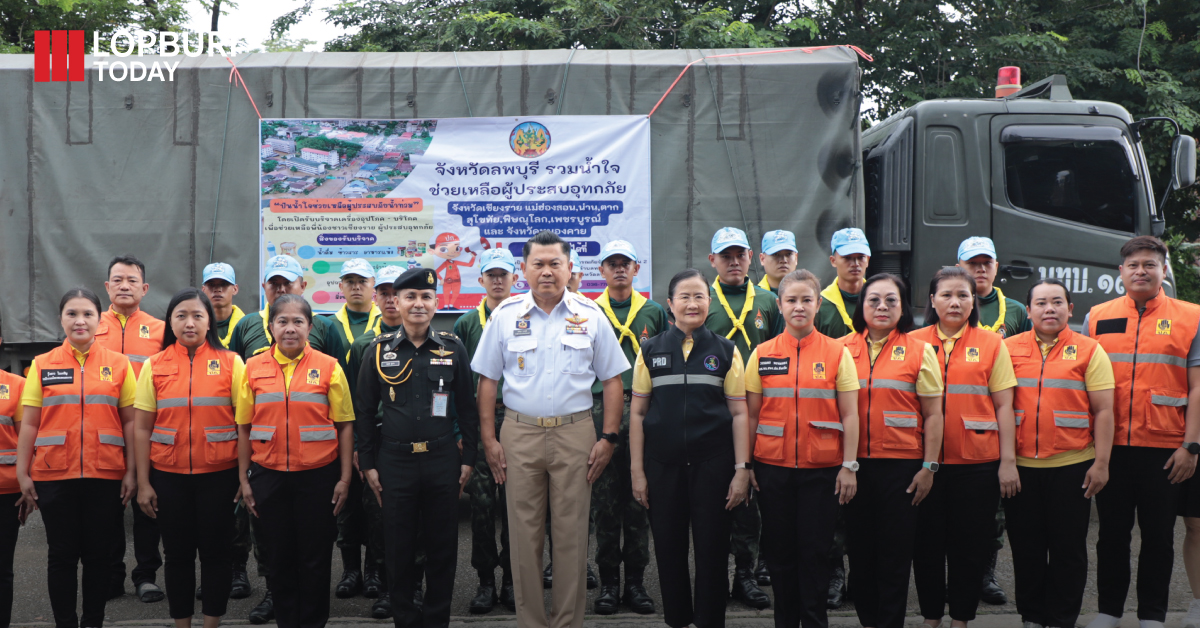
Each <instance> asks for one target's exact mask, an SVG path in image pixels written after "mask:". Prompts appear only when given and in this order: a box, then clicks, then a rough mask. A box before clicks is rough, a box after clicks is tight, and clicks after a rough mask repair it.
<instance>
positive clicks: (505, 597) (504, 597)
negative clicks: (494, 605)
mask: <svg viewBox="0 0 1200 628" xmlns="http://www.w3.org/2000/svg"><path fill="white" fill-rule="evenodd" d="M500 603H501V604H503V605H505V606H507V607H508V610H510V611H516V610H517V594H516V592H515V591H513V581H512V574H505V575H504V580H503V581H501V583H500Z"/></svg>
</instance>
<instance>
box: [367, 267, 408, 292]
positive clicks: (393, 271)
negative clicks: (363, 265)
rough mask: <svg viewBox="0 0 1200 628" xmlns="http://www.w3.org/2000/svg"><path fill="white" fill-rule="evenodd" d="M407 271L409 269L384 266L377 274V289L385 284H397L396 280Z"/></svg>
mask: <svg viewBox="0 0 1200 628" xmlns="http://www.w3.org/2000/svg"><path fill="white" fill-rule="evenodd" d="M407 270H408V269H407V268H400V267H399V266H384V267H383V268H380V269H379V272H377V273H375V287H376V288H378V287H379V286H382V285H383V284H385V283H386V284H390V283H393V282H395V281H396V278H397V277H399V276H400V275H403V274H404V273H405V271H407Z"/></svg>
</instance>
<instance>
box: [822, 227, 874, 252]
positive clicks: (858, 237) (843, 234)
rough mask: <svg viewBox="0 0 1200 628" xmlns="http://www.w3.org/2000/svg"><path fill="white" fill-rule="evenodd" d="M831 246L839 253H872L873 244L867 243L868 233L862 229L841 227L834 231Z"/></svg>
mask: <svg viewBox="0 0 1200 628" xmlns="http://www.w3.org/2000/svg"><path fill="white" fill-rule="evenodd" d="M829 248H831V249H833V252H834V253H837V254H838V255H842V256H846V255H855V254H862V255H867V256H870V255H871V245H870V244H867V234H865V233H863V232H862V229H857V228H855V227H850V228H849V229H840V230H838V231H835V232H834V233H833V240H831V241H830V242H829Z"/></svg>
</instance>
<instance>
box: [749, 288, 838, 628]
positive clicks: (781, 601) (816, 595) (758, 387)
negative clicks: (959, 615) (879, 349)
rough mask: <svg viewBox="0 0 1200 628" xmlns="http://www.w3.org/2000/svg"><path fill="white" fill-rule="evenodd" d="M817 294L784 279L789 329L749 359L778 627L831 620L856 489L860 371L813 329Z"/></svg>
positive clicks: (758, 483) (757, 477)
mask: <svg viewBox="0 0 1200 628" xmlns="http://www.w3.org/2000/svg"><path fill="white" fill-rule="evenodd" d="M820 294H821V285H820V284H819V283H818V282H817V278H816V277H815V276H813V274H812V273H810V272H808V271H807V270H797V271H793V272H791V273H789V274H787V275H784V277H783V279H781V280H780V282H779V297H778V303H779V311H780V313H781V314H782V316H783V320H784V322H785V323H786V324H787V328H786V330H785V332H784V333H782V334H780V335H778V336H776V337H775V338H772V339H771V340H768V341H766V342H764V343H762V344H760V345H758V347H757V348H756V349H755V350H754V353H752V354H751V356H750V360H749V362H747V364H746V401H747V405H748V407H749V411H750V425H749V428H750V438H751V439H752V440H751V441H750V442H751V448H752V451H753V452H754V464H755V466H754V470H753V474H752V475H751V478H752V480H753V481H754V482H755V488H758V489H759V490H760V497H761V500H762V501H760V502H759V508H760V510H761V511H762V547H763V555H764V556H766V562H767V570H768V571H769V572H770V574H771V585H772V587H774V590H775V625H776V626H777V627H785V626H786V627H789V628H792V627H797V626H799V625H800V624H801V618H804V623H805V624H806V625H807V624H809V622H810V621H814V620H819V621H820V622H822V623H824V622H825V621H826V600H827V598H828V591H829V569H828V556H829V552H830V548H831V547H832V546H833V532H834V524H835V522H836V521H837V517H838V505H839V504H842V505H844V504H847V503H849V502H850V500H851V499H852V498H853V497H854V495H855V491H856V488H857V480H856V478H855V473H856V472H857V471H858V462H857V461H856V460H855V459H856V457H857V455H858V434H859V429H858V389H859V385H858V373H857V372H856V371H855V369H854V360H853V358H851V357H850V352H849V351H848V350H847V349H846V347H845V346H844V345H843V344H842V343H841V342H840V341H837V340H834V339H832V338H829V337H828V336H825V335H823V334H822V333H821V332H819V331H817V330H816V328H815V327H814V326H813V325H814V323H815V322H816V317H817V310H818V309H820V307H821V296H820Z"/></svg>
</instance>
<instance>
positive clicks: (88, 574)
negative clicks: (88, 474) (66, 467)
mask: <svg viewBox="0 0 1200 628" xmlns="http://www.w3.org/2000/svg"><path fill="white" fill-rule="evenodd" d="M34 486H35V489H36V490H37V494H38V508H39V509H41V511H42V522H43V523H44V524H45V526H46V545H47V565H46V583H47V585H49V589H50V609H51V610H52V611H53V612H54V624H55V626H57V628H78V626H80V625H81V624H82V625H83V626H88V627H89V628H92V627H98V626H103V625H104V603H105V601H106V600H107V598H108V585H109V583H110V582H111V580H110V578H111V576H112V555H113V546H114V541H113V539H115V538H117V537H122V538H123V537H124V530H123V528H124V522H123V520H122V519H123V514H124V509H123V508H122V506H121V481H120V480H96V479H90V478H88V479H79V480H55V481H51V482H35V483H34ZM80 563H83V616H82V617H80V616H78V615H76V614H75V601H76V592H77V591H78V588H79V585H78V580H77V577H76V574H77V573H78V569H79V564H80Z"/></svg>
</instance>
